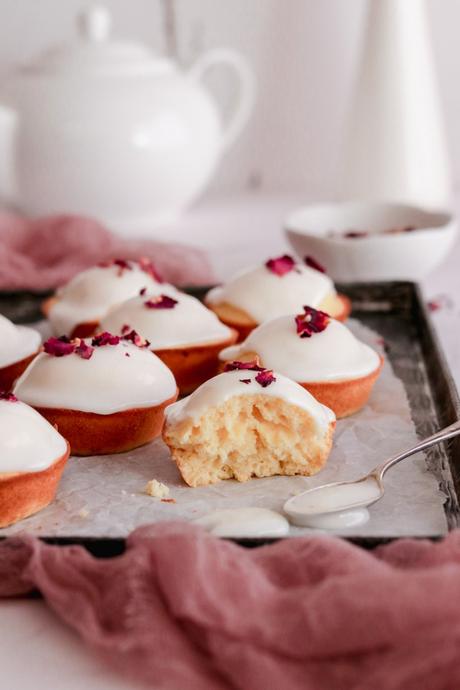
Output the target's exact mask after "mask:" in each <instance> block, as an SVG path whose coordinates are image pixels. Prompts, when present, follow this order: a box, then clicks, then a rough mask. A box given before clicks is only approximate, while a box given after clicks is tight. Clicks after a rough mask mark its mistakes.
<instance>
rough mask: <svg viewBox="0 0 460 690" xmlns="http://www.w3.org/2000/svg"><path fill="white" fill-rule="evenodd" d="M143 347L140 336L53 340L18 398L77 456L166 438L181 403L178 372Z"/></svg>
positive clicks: (33, 366) (29, 373)
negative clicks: (167, 421)
mask: <svg viewBox="0 0 460 690" xmlns="http://www.w3.org/2000/svg"><path fill="white" fill-rule="evenodd" d="M135 342H136V343H138V345H136V344H134V343H135ZM142 345H143V341H142V339H140V337H139V336H138V335H137V334H136V333H134V332H132V333H127V334H126V335H125V336H124V337H123V338H119V337H118V336H114V335H111V334H110V333H101V334H99V335H97V336H96V337H94V338H93V339H92V340H87V341H86V340H80V339H78V338H77V339H74V340H70V339H69V338H66V337H65V336H63V337H61V338H50V339H49V340H47V341H46V342H45V344H44V351H43V352H41V353H40V354H39V355H38V356H37V357H36V358H35V359H34V361H33V362H32V363H31V364H30V365H29V367H28V368H27V369H26V371H25V372H24V373H23V375H22V376H21V378H20V379H19V380H18V381H17V383H16V385H15V388H14V393H15V395H16V396H17V397H18V398H19V399H20V400H23V401H24V402H26V403H28V404H29V405H32V407H34V408H35V409H36V410H37V411H38V412H40V414H42V415H43V416H44V417H46V419H48V421H49V422H51V424H55V425H56V426H57V428H58V429H59V431H60V432H61V433H62V434H63V436H65V438H66V439H67V440H68V441H69V443H70V446H71V449H72V454H73V455H102V454H105V453H119V452H122V451H127V450H131V449H133V448H137V447H138V446H141V445H144V444H145V443H148V442H149V441H151V440H152V439H153V438H155V437H156V436H158V435H159V434H160V432H161V428H162V426H163V421H164V409H165V407H166V406H167V405H169V404H170V403H172V402H173V401H174V400H176V398H177V386H176V382H175V380H174V376H173V374H172V373H171V371H170V370H169V369H168V367H167V366H166V365H165V364H163V362H162V361H161V360H160V359H159V358H158V357H156V356H155V355H154V354H152V353H151V352H149V351H148V350H147V349H146V348H145V347H142Z"/></svg>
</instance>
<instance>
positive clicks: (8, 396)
mask: <svg viewBox="0 0 460 690" xmlns="http://www.w3.org/2000/svg"><path fill="white" fill-rule="evenodd" d="M0 400H6V401H7V402H18V399H17V397H16V396H15V395H14V393H7V392H6V391H0Z"/></svg>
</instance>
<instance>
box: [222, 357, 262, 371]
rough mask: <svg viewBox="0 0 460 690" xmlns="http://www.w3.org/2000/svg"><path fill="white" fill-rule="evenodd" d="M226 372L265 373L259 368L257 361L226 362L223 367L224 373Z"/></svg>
mask: <svg viewBox="0 0 460 690" xmlns="http://www.w3.org/2000/svg"><path fill="white" fill-rule="evenodd" d="M226 371H265V369H264V367H261V366H259V362H258V360H257V359H253V360H252V361H251V362H236V361H235V362H227V364H226V365H225V367H224V372H226Z"/></svg>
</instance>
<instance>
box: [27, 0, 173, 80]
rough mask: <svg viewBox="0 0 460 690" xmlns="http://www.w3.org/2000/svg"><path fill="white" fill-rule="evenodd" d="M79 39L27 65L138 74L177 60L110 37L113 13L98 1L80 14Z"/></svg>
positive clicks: (52, 70) (37, 70) (52, 71)
mask: <svg viewBox="0 0 460 690" xmlns="http://www.w3.org/2000/svg"><path fill="white" fill-rule="evenodd" d="M77 22H78V30H79V31H78V33H79V36H78V38H77V40H74V41H72V42H69V43H64V44H62V45H59V46H56V47H54V48H51V49H50V50H47V51H46V52H45V53H43V54H42V55H41V56H40V57H39V59H38V60H37V61H36V62H34V63H33V64H32V65H30V66H29V67H28V68H27V71H28V72H32V73H34V74H46V75H55V76H61V75H62V76H64V75H67V74H69V73H71V74H75V73H78V74H79V75H85V76H106V75H107V76H109V75H112V76H126V75H129V76H138V75H145V74H154V73H158V72H164V71H167V70H170V69H171V68H172V67H173V63H172V62H171V61H170V60H168V59H166V58H159V57H157V56H156V55H155V53H153V52H152V51H151V50H150V49H149V48H148V47H147V46H146V45H144V44H142V43H137V42H134V41H133V42H131V41H118V40H117V41H115V40H111V39H110V29H111V23H112V17H111V14H110V12H109V11H108V10H107V9H106V8H105V7H103V6H101V5H94V6H92V7H90V8H89V9H87V10H85V11H83V12H82V13H81V14H80V15H79V16H78V18H77Z"/></svg>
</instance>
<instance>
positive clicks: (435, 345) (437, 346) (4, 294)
mask: <svg viewBox="0 0 460 690" xmlns="http://www.w3.org/2000/svg"><path fill="white" fill-rule="evenodd" d="M210 287H211V286H187V287H183V288H182V289H183V290H185V291H191V292H192V291H193V292H205V291H206V290H208V289H209V288H210ZM378 287H380V288H382V289H383V290H384V289H385V288H387V289H388V290H391V289H394V288H395V287H400V288H401V289H405V290H408V291H409V292H410V293H411V298H412V303H413V305H412V306H413V307H414V308H415V310H416V312H417V314H416V317H418V318H416V317H414V321H416V322H417V323H418V324H419V325H420V326H421V329H423V333H424V335H425V340H428V341H429V344H430V348H431V352H432V355H433V354H434V358H435V359H436V360H437V364H438V365H439V369H438V373H439V372H440V373H441V376H442V379H443V386H445V388H446V390H447V392H448V403H449V407H450V408H451V412H452V413H453V415H454V418H452V419H451V421H447V422H446V424H448V423H453V422H454V421H456V420H457V419H460V395H459V391H458V389H457V386H456V384H455V381H454V378H453V375H452V373H451V370H450V367H449V364H448V362H447V359H446V356H445V353H444V349H443V347H442V345H441V342H440V339H439V336H438V334H437V332H436V329H435V327H434V324H433V321H432V319H431V316H430V313H429V311H428V308H427V306H426V304H425V300H424V297H423V293H422V289H421V286H420V285H419V284H418V283H415V282H412V281H366V282H353V283H345V284H338V285H337V288H338V290H341V289H343V290H344V292H347V289H348V290H350V289H353V290H358V291H359V289H363V290H365V289H366V288H378ZM50 292H51V291H50V290H40V291H34V290H1V291H0V299H2V298H6V299H7V298H18V299H20V298H21V297H23V298H24V297H25V298H27V297H29V298H33V299H36V300H38V299H43V298H44V297H46V296H47V295H49V294H50ZM355 304H356V303H354V309H353V310H354V311H355V313H356V314H359V311H363V310H360V309H359V307H358V308H357V309H356V308H355ZM356 306H358V305H356ZM365 311H368V312H369V311H371V310H369V309H367V310H365ZM419 344H420V345H421V349H422V354H423V360H424V363H425V365H426V370H427V378H428V382H429V385H430V392H431V393H432V395H433V402H434V405H435V412H436V417H437V418H438V420H439V416H440V409H439V404H438V401H437V400H436V399H435V395H434V391H433V385H432V384H433V381H432V372H431V370H430V367H429V366H427V357H426V352H425V349H426V344H425V343H424V342H423V341H422V339H420V338H419ZM455 440H457V441H458V450H459V458H460V437H457V439H455ZM450 465H451V467H452V463H450ZM453 480H454V483H456V484H457V487H456V490H457V495H458V497H459V498H460V468H459V473H458V476H457V482H455V478H453ZM332 536H333V537H334V538H339V539H344V540H346V541H348V542H350V543H352V544H355V545H357V546H360V547H362V548H365V549H374V548H376V547H378V546H382V545H384V544H385V543H389V542H391V541H394V540H395V539H398V537H391V536H389V537H346V536H341V535H332ZM9 538H12V539H17V538H20V537H19V535H16V536H9V535H1V534H0V540H2V541H3V540H5V539H9ZM38 538H39V539H40V541H43V542H44V543H46V544H50V545H57V546H70V545H73V546H82V547H84V548H85V549H86V550H87V551H88V552H90V553H91V554H92V555H93V556H96V557H98V558H111V557H116V556H119V555H121V554H122V553H123V552H124V551H125V548H126V538H124V537H91V536H88V537H84V536H76V537H72V536H66V537H57V536H56V537H52V536H46V535H42V536H39V537H38ZM286 538H289V539H298V538H304V537H303V535H299V537H277V538H264V537H262V538H239V539H227V541H231V542H233V543H237V544H239V545H241V546H244V547H246V548H255V547H260V546H264V545H267V544H272V543H275V542H277V541H280V540H281V539H286ZM315 538H318V537H315ZM402 538H404V539H408V538H409V539H416V540H420V539H429V540H430V541H439V540H440V539H442V537H439V536H428V537H426V536H413V537H402Z"/></svg>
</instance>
